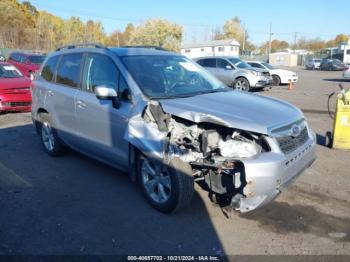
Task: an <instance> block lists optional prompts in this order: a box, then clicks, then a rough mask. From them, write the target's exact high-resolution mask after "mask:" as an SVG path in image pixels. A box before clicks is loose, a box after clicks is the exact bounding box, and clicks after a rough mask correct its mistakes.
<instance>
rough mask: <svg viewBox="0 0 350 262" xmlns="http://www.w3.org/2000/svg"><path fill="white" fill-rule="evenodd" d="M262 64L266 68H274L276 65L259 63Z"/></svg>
mask: <svg viewBox="0 0 350 262" xmlns="http://www.w3.org/2000/svg"><path fill="white" fill-rule="evenodd" d="M261 64H262V65H264V66H265V67H267V68H268V69H276V67H274V66H272V65H270V64H268V63H261Z"/></svg>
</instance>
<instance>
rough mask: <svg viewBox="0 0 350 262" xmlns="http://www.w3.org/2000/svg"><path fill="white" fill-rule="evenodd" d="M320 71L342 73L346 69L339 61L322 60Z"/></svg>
mask: <svg viewBox="0 0 350 262" xmlns="http://www.w3.org/2000/svg"><path fill="white" fill-rule="evenodd" d="M320 68H321V70H326V71H343V70H346V69H347V66H346V65H345V64H343V63H342V62H341V61H340V60H339V59H329V58H324V59H322V61H321V66H320Z"/></svg>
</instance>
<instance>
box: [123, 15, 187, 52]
mask: <svg viewBox="0 0 350 262" xmlns="http://www.w3.org/2000/svg"><path fill="white" fill-rule="evenodd" d="M181 40H182V27H181V26H180V25H178V24H175V23H171V22H169V21H167V20H164V19H149V20H147V21H146V22H145V23H143V24H141V25H139V26H137V27H135V29H134V30H132V32H131V33H130V39H129V41H128V44H130V45H155V46H160V47H163V48H166V49H168V50H172V51H179V50H180V45H181Z"/></svg>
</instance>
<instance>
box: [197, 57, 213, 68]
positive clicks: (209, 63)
mask: <svg viewBox="0 0 350 262" xmlns="http://www.w3.org/2000/svg"><path fill="white" fill-rule="evenodd" d="M198 64H200V65H201V66H204V67H216V59H214V58H209V59H202V60H199V61H198Z"/></svg>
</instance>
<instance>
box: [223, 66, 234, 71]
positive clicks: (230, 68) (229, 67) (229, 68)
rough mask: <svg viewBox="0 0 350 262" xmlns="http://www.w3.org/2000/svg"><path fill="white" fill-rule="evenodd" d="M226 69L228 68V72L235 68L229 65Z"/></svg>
mask: <svg viewBox="0 0 350 262" xmlns="http://www.w3.org/2000/svg"><path fill="white" fill-rule="evenodd" d="M225 68H226V69H227V70H232V69H233V67H232V66H230V65H227V66H226V67H225Z"/></svg>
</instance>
